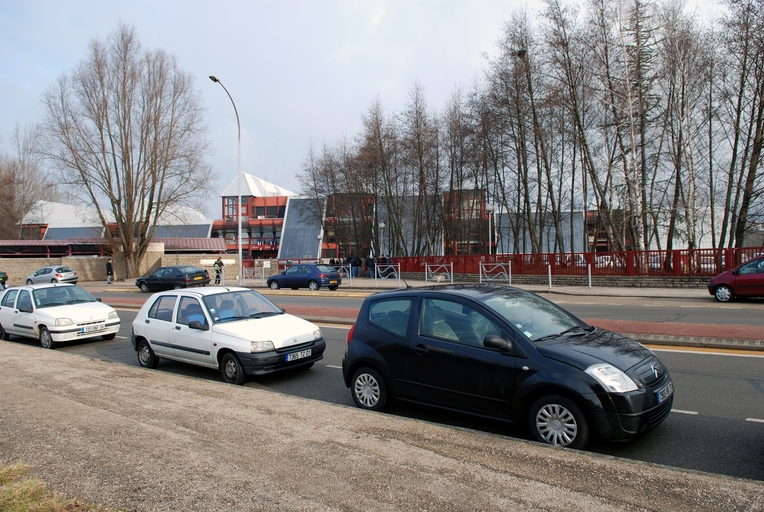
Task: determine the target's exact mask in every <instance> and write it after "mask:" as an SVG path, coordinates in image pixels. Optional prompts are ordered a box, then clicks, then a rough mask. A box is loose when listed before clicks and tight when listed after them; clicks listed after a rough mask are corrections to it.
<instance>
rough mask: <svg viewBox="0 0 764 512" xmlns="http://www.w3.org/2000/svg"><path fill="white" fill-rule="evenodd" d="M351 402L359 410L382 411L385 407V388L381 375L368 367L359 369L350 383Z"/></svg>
mask: <svg viewBox="0 0 764 512" xmlns="http://www.w3.org/2000/svg"><path fill="white" fill-rule="evenodd" d="M350 389H351V390H352V393H353V401H354V402H355V404H356V405H357V406H358V407H360V408H361V409H367V410H370V411H382V410H384V409H385V406H386V405H387V398H388V397H387V386H386V385H385V380H384V379H383V378H382V375H380V374H379V372H378V371H377V370H375V369H374V368H370V367H368V366H366V367H363V368H360V369H359V370H357V371H356V372H355V373H354V374H353V379H352V380H351V381H350Z"/></svg>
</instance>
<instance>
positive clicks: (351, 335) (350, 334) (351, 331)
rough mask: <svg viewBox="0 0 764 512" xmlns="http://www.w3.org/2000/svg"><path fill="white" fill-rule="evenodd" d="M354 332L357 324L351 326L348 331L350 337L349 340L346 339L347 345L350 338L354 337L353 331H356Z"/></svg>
mask: <svg viewBox="0 0 764 512" xmlns="http://www.w3.org/2000/svg"><path fill="white" fill-rule="evenodd" d="M354 332H355V324H353V326H352V327H351V328H350V330H349V331H348V339H347V340H345V345H347V344H348V343H350V338H352V337H353V333H354Z"/></svg>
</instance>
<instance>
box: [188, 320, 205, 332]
mask: <svg viewBox="0 0 764 512" xmlns="http://www.w3.org/2000/svg"><path fill="white" fill-rule="evenodd" d="M188 327H189V328H190V329H196V330H198V331H209V330H210V326H209V325H207V324H206V323H201V322H200V321H199V320H194V321H192V322H188Z"/></svg>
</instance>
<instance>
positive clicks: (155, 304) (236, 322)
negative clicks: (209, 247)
mask: <svg viewBox="0 0 764 512" xmlns="http://www.w3.org/2000/svg"><path fill="white" fill-rule="evenodd" d="M130 339H131V341H132V343H133V348H134V349H135V350H136V352H137V354H138V362H139V363H140V365H141V366H143V367H146V368H156V367H157V365H158V364H159V360H160V359H171V360H173V361H181V362H184V363H191V364H195V365H199V366H205V367H207V368H215V369H219V370H220V373H221V374H222V376H223V380H224V381H225V382H228V383H230V384H244V382H245V381H246V379H247V376H248V375H263V374H266V373H272V372H276V371H280V370H288V369H293V368H302V369H307V368H310V367H311V366H313V363H315V362H316V361H318V360H320V359H322V358H323V354H324V349H325V348H326V342H325V341H324V338H323V336H322V334H321V329H319V328H318V326H317V325H315V324H313V323H311V322H308V321H307V320H303V319H302V318H298V317H296V316H292V315H288V314H286V313H285V312H284V310H282V309H281V308H280V307H278V306H277V305H276V304H274V303H273V302H271V301H270V300H268V299H266V298H265V297H263V296H262V295H260V294H259V293H257V292H256V291H254V290H250V289H247V288H228V287H221V286H215V287H206V288H193V289H191V288H189V289H183V290H172V291H166V292H160V293H156V294H154V295H152V296H151V298H149V300H147V301H146V303H145V304H144V305H143V307H142V308H141V310H140V311H139V312H138V315H137V316H136V317H135V320H134V321H133V332H132V336H131V338H130Z"/></svg>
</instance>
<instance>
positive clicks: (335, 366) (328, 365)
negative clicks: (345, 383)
mask: <svg viewBox="0 0 764 512" xmlns="http://www.w3.org/2000/svg"><path fill="white" fill-rule="evenodd" d="M326 367H327V368H339V369H340V370H342V366H337V365H336V364H327V365H326Z"/></svg>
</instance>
